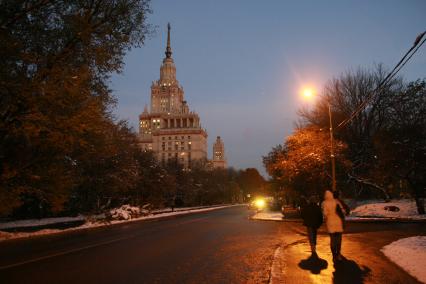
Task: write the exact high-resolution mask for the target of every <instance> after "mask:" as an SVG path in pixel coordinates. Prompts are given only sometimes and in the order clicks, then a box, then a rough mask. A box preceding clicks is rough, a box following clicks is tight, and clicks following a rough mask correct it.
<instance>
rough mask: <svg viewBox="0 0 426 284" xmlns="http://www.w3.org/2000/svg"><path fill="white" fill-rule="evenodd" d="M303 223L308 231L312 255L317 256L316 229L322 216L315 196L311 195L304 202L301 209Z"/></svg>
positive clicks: (320, 222)
mask: <svg viewBox="0 0 426 284" xmlns="http://www.w3.org/2000/svg"><path fill="white" fill-rule="evenodd" d="M300 213H301V216H302V219H303V225H305V226H306V228H307V231H308V239H309V244H310V245H311V253H312V257H316V256H317V252H316V245H317V230H318V228H319V227H320V226H321V224H322V221H323V217H322V212H321V208H320V207H319V206H318V200H317V197H316V196H311V197H310V198H309V201H308V202H305V204H304V206H303V207H302V210H301V212H300Z"/></svg>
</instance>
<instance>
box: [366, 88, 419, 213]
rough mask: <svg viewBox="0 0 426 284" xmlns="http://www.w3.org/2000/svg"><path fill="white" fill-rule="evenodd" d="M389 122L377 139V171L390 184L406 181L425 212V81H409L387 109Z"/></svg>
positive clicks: (417, 202)
mask: <svg viewBox="0 0 426 284" xmlns="http://www.w3.org/2000/svg"><path fill="white" fill-rule="evenodd" d="M387 116H388V117H389V122H388V123H387V125H386V127H385V129H383V130H382V131H381V132H380V133H379V134H378V135H377V137H376V139H375V140H374V142H375V147H376V149H377V157H378V158H377V159H378V167H377V170H376V173H377V174H378V175H379V176H382V177H383V179H385V180H387V183H388V184H399V185H401V183H400V182H399V181H401V180H403V181H405V183H406V184H407V185H408V188H409V189H410V192H411V194H412V195H413V197H414V198H415V200H416V204H417V209H418V213H419V214H425V209H424V203H423V199H422V198H424V197H425V190H426V179H425V173H426V82H425V80H418V81H415V82H411V83H409V84H408V85H407V86H406V87H405V88H404V90H403V91H402V92H401V93H400V94H398V95H397V96H395V97H394V99H393V101H392V105H391V106H390V107H389V109H387Z"/></svg>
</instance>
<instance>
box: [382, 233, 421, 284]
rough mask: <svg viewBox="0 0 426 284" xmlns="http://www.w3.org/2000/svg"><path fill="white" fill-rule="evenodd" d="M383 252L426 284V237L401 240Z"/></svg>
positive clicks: (385, 248) (386, 247)
mask: <svg viewBox="0 0 426 284" xmlns="http://www.w3.org/2000/svg"><path fill="white" fill-rule="evenodd" d="M381 251H382V252H383V254H384V255H386V256H387V257H388V258H389V259H390V260H392V261H393V262H395V263H396V264H397V265H399V266H400V267H402V268H403V269H404V270H405V271H407V272H408V273H409V274H411V275H412V276H414V277H415V278H417V279H418V280H419V281H420V282H423V283H426V269H425V267H426V236H416V237H410V238H405V239H400V240H397V241H395V242H393V243H391V244H389V245H387V246H385V247H383V248H382V250H381Z"/></svg>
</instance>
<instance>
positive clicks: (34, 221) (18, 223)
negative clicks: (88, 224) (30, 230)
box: [0, 216, 85, 230]
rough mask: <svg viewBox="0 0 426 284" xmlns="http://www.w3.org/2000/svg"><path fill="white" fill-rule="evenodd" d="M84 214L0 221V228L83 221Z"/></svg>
mask: <svg viewBox="0 0 426 284" xmlns="http://www.w3.org/2000/svg"><path fill="white" fill-rule="evenodd" d="M84 219H85V218H84V216H77V217H59V218H43V219H31V220H18V221H12V222H7V223H0V230H2V229H9V228H25V227H36V226H44V225H50V224H55V223H65V222H74V221H83V220H84Z"/></svg>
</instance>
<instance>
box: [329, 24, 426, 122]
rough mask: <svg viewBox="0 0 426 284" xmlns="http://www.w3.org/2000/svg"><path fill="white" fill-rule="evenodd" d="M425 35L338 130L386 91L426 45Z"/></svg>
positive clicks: (421, 35)
mask: <svg viewBox="0 0 426 284" xmlns="http://www.w3.org/2000/svg"><path fill="white" fill-rule="evenodd" d="M425 34H426V31H425V32H423V33H421V34H419V35H418V36H417V38H416V40H415V41H414V44H413V46H412V47H411V48H410V49H409V50H408V51H407V52H406V53H405V54H404V56H403V57H402V58H401V60H400V61H399V62H398V63H397V64H396V65H395V67H394V68H393V69H392V71H391V72H389V74H388V75H387V76H386V77H385V78H384V79H383V80H382V81H381V82H380V83H379V85H378V86H377V87H376V89H375V90H373V91H372V92H371V94H370V95H369V96H368V97H367V99H366V100H365V101H364V102H362V103H361V104H360V105H359V106H358V107H357V108H356V109H355V110H354V111H353V112H352V114H351V115H350V116H349V117H348V118H347V119H344V120H343V121H342V122H340V123H339V125H337V128H342V127H344V126H346V125H347V124H348V123H349V122H351V121H352V120H353V119H354V118H355V117H356V116H357V115H358V114H359V113H360V112H361V111H362V110H363V109H364V108H365V107H366V106H367V104H368V103H370V102H371V100H372V99H373V97H374V96H375V95H376V94H377V93H380V91H382V89H384V87H385V86H386V84H387V83H388V82H389V81H390V80H392V79H393V78H394V77H395V76H396V74H397V73H398V72H399V71H400V70H401V68H402V67H404V65H405V64H406V63H407V62H408V61H409V60H410V59H411V57H413V55H414V54H415V53H416V52H417V50H418V49H419V48H420V47H421V46H422V45H423V44H424V43H425V41H426V38H425V39H424V40H423V41H421V40H422V38H423V36H424V35H425ZM420 41H421V42H420ZM419 43H420V44H419Z"/></svg>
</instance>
